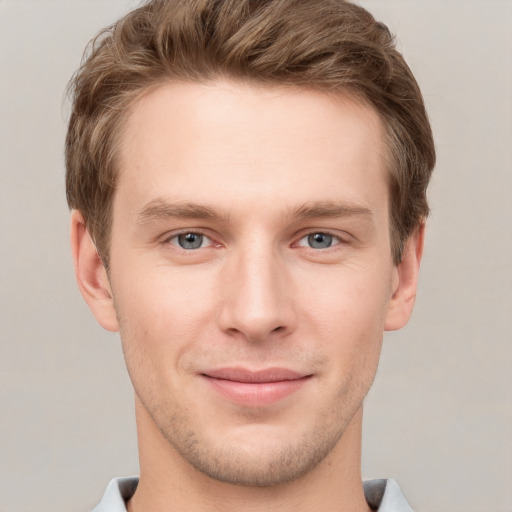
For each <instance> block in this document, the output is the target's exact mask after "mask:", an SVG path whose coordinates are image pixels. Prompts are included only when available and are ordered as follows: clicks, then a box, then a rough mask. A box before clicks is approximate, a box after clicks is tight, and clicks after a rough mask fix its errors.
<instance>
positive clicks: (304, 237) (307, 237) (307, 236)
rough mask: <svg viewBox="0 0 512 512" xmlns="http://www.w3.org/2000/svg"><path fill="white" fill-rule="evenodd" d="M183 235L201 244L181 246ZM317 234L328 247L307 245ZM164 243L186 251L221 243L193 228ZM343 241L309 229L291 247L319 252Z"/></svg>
mask: <svg viewBox="0 0 512 512" xmlns="http://www.w3.org/2000/svg"><path fill="white" fill-rule="evenodd" d="M185 235H196V236H200V237H202V239H201V245H200V246H199V247H193V248H188V249H187V248H185V247H182V246H181V245H180V244H179V241H178V240H179V237H181V236H185ZM317 235H321V236H322V237H327V240H328V242H330V245H329V246H328V247H322V248H318V247H317V248H315V247H311V245H309V244H310V243H311V242H312V240H311V238H310V237H313V236H317ZM205 240H207V241H208V242H209V243H208V245H207V246H203V245H202V244H203V242H204V241H205ZM303 240H306V241H307V242H306V243H307V244H308V245H302V244H301V242H302V241H303ZM173 241H175V243H173ZM164 243H165V244H170V245H173V246H174V247H176V248H177V249H178V250H181V251H183V252H187V253H191V252H195V251H197V250H198V249H206V248H209V247H215V246H217V247H220V246H221V244H218V243H217V244H216V243H215V241H214V240H213V239H212V238H211V237H209V236H208V235H206V234H205V233H204V232H202V231H201V230H194V231H193V230H189V231H182V232H180V233H175V234H173V235H172V236H170V237H167V238H166V239H165V240H164ZM318 243H321V241H318ZM343 243H346V241H345V240H343V239H342V238H341V237H340V236H338V235H335V234H334V233H331V232H330V231H322V230H318V231H315V230H313V231H310V232H308V233H305V234H304V235H302V236H301V237H300V238H299V239H298V240H297V241H296V242H294V243H293V244H292V247H305V248H306V249H310V250H313V251H315V252H320V251H327V250H329V249H333V248H336V247H337V246H338V245H341V244H343Z"/></svg>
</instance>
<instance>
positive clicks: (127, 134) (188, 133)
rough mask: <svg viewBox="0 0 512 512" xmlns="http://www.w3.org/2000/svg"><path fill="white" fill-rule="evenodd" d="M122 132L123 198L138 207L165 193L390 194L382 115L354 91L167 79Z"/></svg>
mask: <svg viewBox="0 0 512 512" xmlns="http://www.w3.org/2000/svg"><path fill="white" fill-rule="evenodd" d="M121 138H122V149H121V162H120V163H121V165H120V168H121V174H120V178H119V182H118V190H117V193H116V196H118V195H123V194H124V195H127V196H128V198H130V200H132V202H134V205H133V206H134V207H135V203H136V202H137V201H139V202H142V201H148V200H151V199H154V198H155V197H160V196H162V195H166V196H169V197H170V198H171V199H172V200H193V201H194V202H198V203H205V204H206V203H211V202H212V201H213V200H214V198H215V201H217V202H222V198H224V202H225V203H226V204H225V205H223V206H226V207H229V205H234V204H235V203H237V202H240V203H244V204H248V203H250V202H255V203H258V202H259V204H260V205H261V204H265V203H266V202H269V201H279V202H280V203H282V204H283V205H284V206H285V207H289V208H293V207H294V206H295V205H294V204H293V203H305V202H308V201H311V200H332V201H339V200H340V199H344V200H346V201H349V202H352V203H370V202H372V201H373V200H374V199H375V198H373V197H372V195H375V194H376V193H377V194H381V195H382V193H385V194H386V195H387V185H386V173H385V147H384V143H383V127H382V124H381V121H380V118H379V116H378V114H377V113H376V112H375V111H374V110H373V109H372V108H370V107H368V106H367V105H364V104H362V103H361V102H357V101H356V100H355V99H353V98H351V97H349V96H346V95H334V94H331V95H329V94H326V93H322V92H319V91H312V90H305V89H290V88H284V87H268V86H256V85H252V84H244V83H234V82H228V81H224V82H215V83H210V84H193V83H169V84H166V85H163V86H161V87H159V88H157V89H155V90H152V91H151V92H149V93H148V94H146V95H145V96H144V97H142V98H141V99H140V100H139V101H138V102H137V103H135V105H134V106H133V107H132V110H131V112H130V113H129V116H128V118H127V122H126V124H125V126H124V129H123V134H122V137H121ZM171 196H172V197H171ZM228 203H229V204H228ZM286 203H288V204H286Z"/></svg>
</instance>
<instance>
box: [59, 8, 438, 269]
mask: <svg viewBox="0 0 512 512" xmlns="http://www.w3.org/2000/svg"><path fill="white" fill-rule="evenodd" d="M220 77H227V78H231V79H233V80H241V81H256V82H258V83H262V84H269V85H274V86H276V85H284V86H290V85H291V86H298V87H304V88H312V89H316V90H324V91H329V92H338V91H339V92H340V93H348V94H352V95H355V96H356V97H358V98H360V99H363V101H365V102H366V103H368V104H369V105H371V106H373V107H374V108H375V109H376V110H377V112H378V113H379V115H380V117H381V119H382V121H383V124H384V127H385V133H386V139H387V140H386V143H387V147H388V149H389V162H387V164H388V167H389V183H390V197H391V206H390V225H391V241H392V254H393V259H394V261H395V263H398V262H399V261H400V259H401V253H402V248H403V244H404V242H405V240H406V239H407V237H408V236H409V235H410V233H411V232H412V230H413V229H414V228H415V227H416V226H417V225H418V224H419V223H421V222H422V219H424V218H425V217H426V216H427V214H428V204H427V199H426V188H427V185H428V182H429V179H430V174H431V172H432V169H433V167H434V163H435V150H434V143H433V139H432V132H431V129H430V125H429V122H428V118H427V114H426V111H425V107H424V104H423V99H422V96H421V92H420V90H419V87H418V84H417V83H416V80H415V79H414V77H413V75H412V73H411V71H410V69H409V67H408V66H407V64H406V63H405V61H404V59H403V57H402V55H401V54H400V53H399V52H398V51H397V50H396V48H395V44H394V40H393V37H392V35H391V34H390V32H389V30H388V29H387V27H386V26H385V25H383V24H382V23H379V22H377V21H376V20H375V19H374V18H373V16H372V15H371V14H370V13H368V12H367V11H366V10H364V9H363V8H362V7H359V6H357V5H354V4H352V3H350V2H348V1H345V0H150V1H148V2H146V3H145V4H144V5H143V6H141V7H139V8H138V9H135V10H134V11H132V12H130V13H129V14H127V15H126V16H124V17H123V18H121V19H120V20H119V21H118V22H117V23H115V24H114V25H112V26H110V27H108V28H106V29H104V30H103V31H102V32H100V34H99V35H98V36H96V38H95V39H93V41H92V42H91V43H90V45H89V52H88V56H87V58H84V61H83V63H82V66H81V67H80V69H79V70H78V71H77V73H76V74H75V75H74V77H73V79H72V81H71V82H70V91H71V93H72V100H73V109H72V114H71V118H70V121H69V128H68V133H67V138H66V169H67V171H66V193H67V200H68V204H69V206H70V208H76V209H78V210H80V211H81V213H82V215H83V216H84V219H85V222H86V224H87V228H88V230H89V232H90V233H91V236H92V238H93V239H94V241H95V243H96V246H97V248H98V252H99V254H100V256H101V257H102V260H103V262H104V264H105V266H106V267H107V269H108V264H109V240H110V228H111V215H112V211H111V210H112V200H113V196H114V191H115V186H116V179H117V175H118V172H119V169H118V162H117V157H118V148H119V143H120V141H119V138H120V133H121V132H122V130H121V128H122V125H123V121H124V120H125V118H126V115H127V112H128V111H129V108H130V106H131V105H133V103H134V102H135V101H137V100H138V99H139V98H140V97H141V96H142V95H143V94H144V93H146V92H147V91H148V90H150V89H152V88H154V87H156V86H158V85H160V84H163V83H165V82H168V81H169V80H176V81H178V80H179V81H194V82H198V81H200V82H208V81H212V80H214V79H216V78H220Z"/></svg>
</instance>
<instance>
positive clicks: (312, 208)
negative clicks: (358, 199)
mask: <svg viewBox="0 0 512 512" xmlns="http://www.w3.org/2000/svg"><path fill="white" fill-rule="evenodd" d="M352 216H363V217H372V211H371V210H370V209H369V208H367V207H366V206H362V205H359V204H356V203H338V202H334V201H320V202H317V201H314V202H311V203H304V204H302V205H301V206H299V207H298V208H297V209H295V210H292V211H291V212H290V217H291V218H292V219H296V220H307V219H313V218H322V217H352Z"/></svg>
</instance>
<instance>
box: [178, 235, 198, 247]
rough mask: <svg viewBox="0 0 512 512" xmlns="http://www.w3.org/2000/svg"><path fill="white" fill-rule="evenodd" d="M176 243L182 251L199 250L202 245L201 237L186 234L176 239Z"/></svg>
mask: <svg viewBox="0 0 512 512" xmlns="http://www.w3.org/2000/svg"><path fill="white" fill-rule="evenodd" d="M178 242H179V244H180V246H181V247H182V248H183V249H199V247H201V245H202V243H203V235H198V234H197V233H186V234H184V235H180V236H179V237H178Z"/></svg>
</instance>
